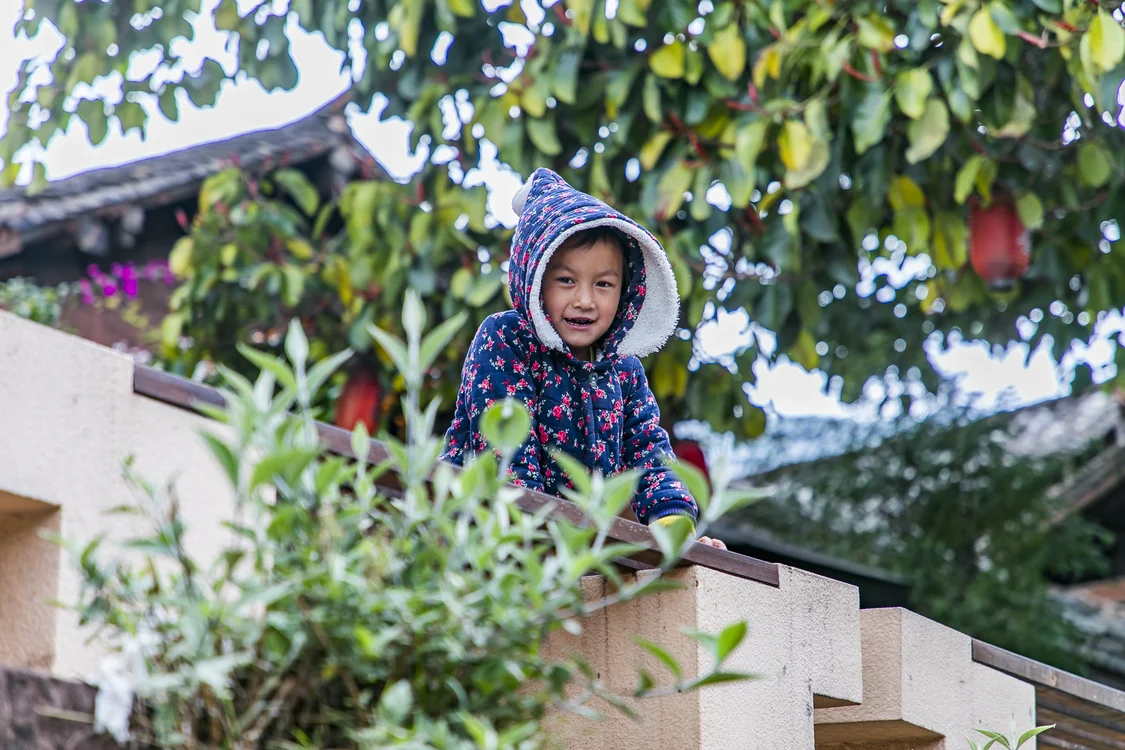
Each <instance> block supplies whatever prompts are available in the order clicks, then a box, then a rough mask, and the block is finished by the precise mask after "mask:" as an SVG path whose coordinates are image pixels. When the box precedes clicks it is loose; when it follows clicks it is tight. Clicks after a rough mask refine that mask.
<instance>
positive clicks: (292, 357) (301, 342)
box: [285, 318, 309, 371]
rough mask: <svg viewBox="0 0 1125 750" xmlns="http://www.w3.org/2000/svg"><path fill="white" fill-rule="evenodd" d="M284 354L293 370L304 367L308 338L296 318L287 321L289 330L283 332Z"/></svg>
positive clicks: (307, 355)
mask: <svg viewBox="0 0 1125 750" xmlns="http://www.w3.org/2000/svg"><path fill="white" fill-rule="evenodd" d="M285 354H286V356H287V357H289V362H290V363H292V365H293V367H294V369H295V370H298V371H300V370H304V369H305V362H307V361H308V358H309V339H308V337H307V336H305V329H304V328H303V327H302V326H301V321H300V320H298V319H297V318H293V319H292V320H290V321H289V330H288V331H287V332H286V334H285Z"/></svg>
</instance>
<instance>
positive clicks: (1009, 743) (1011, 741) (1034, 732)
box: [969, 721, 1055, 750]
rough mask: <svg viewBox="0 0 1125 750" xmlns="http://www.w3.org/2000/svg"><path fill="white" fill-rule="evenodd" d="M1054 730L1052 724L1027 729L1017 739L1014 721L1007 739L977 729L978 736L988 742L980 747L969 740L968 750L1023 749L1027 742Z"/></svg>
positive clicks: (997, 733) (996, 733)
mask: <svg viewBox="0 0 1125 750" xmlns="http://www.w3.org/2000/svg"><path fill="white" fill-rule="evenodd" d="M1054 728H1055V725H1054V724H1050V725H1047V726H1042V727H1035V729H1029V730H1027V731H1026V732H1024V733H1023V734H1021V735H1019V736H1018V737H1017V736H1016V724H1015V722H1014V721H1013V722H1012V724H1011V727H1010V728H1009V730H1008V731H1009V732H1011V734H1009V735H1008V736H1007V737H1005V736H1004V735H1002V734H1000V733H999V732H990V731H988V730H985V729H978V730H976V731H977V732H978V733H979V734H982V735H984V736H985V737H987V738H988V742H986V743H985V744H984V745H983V746H982V745H979V744H978V743H976V742H974V741H973V740H969V750H988V749H989V748H990V747H993V746H999V747H1002V748H1004V750H1019V748H1021V747H1023V746H1024V745H1026V744H1027V743H1028V742H1031V740H1032V739H1034V738H1036V737H1038V736H1039V735H1041V734H1043V733H1044V732H1047V731H1050V730H1052V729H1054Z"/></svg>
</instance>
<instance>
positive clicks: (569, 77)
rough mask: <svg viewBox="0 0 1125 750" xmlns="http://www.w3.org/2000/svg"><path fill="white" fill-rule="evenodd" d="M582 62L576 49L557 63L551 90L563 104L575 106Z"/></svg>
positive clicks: (559, 58) (562, 55) (565, 52)
mask: <svg viewBox="0 0 1125 750" xmlns="http://www.w3.org/2000/svg"><path fill="white" fill-rule="evenodd" d="M419 4H421V3H419ZM581 62H582V53H581V52H580V51H579V50H576V49H564V50H563V51H562V52H560V53H559V56H558V59H557V60H556V61H555V66H554V77H553V78H552V79H551V88H552V90H553V91H554V92H555V98H556V99H558V100H559V101H560V102H562V103H563V104H574V102H575V100H576V99H577V97H578V66H579V65H580V64H581Z"/></svg>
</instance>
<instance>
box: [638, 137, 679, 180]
mask: <svg viewBox="0 0 1125 750" xmlns="http://www.w3.org/2000/svg"><path fill="white" fill-rule="evenodd" d="M670 140H672V134H671V133H670V132H668V131H667V130H658V131H656V132H655V133H653V135H652V137H651V138H649V139H648V140H647V141H645V145H643V146H641V153H640V160H641V168H642V169H644V170H645V171H646V172H648V171H651V170H652V169H653V168H654V167H655V166H656V162H657V161H658V160H659V159H660V155H661V154H663V153H664V149H665V147H667V145H668V141H670Z"/></svg>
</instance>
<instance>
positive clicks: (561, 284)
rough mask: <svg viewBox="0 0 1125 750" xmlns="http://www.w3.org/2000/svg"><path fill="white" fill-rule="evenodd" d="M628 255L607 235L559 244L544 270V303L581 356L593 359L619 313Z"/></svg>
mask: <svg viewBox="0 0 1125 750" xmlns="http://www.w3.org/2000/svg"><path fill="white" fill-rule="evenodd" d="M624 272H625V259H624V255H623V253H622V251H621V248H620V247H619V246H618V245H617V244H615V243H613V242H607V241H606V240H604V239H599V240H597V241H596V242H594V243H593V244H592V245H589V246H587V247H570V248H566V247H563V248H560V249H559V250H558V251H556V252H555V254H554V255H553V256H551V262H550V263H549V264H547V272H546V273H545V274H544V275H543V307H544V309H545V310H546V311H547V316H548V317H549V318H550V320H551V323H552V324H553V325H554V326H555V330H556V331H558V332H559V336H561V337H562V340H563V341H565V342H566V343H567V345H568V346H570V349H571V352H573V354H574V356H575V357H578V358H579V359H589V356H590V347H591V346H592V345H593V344H594V343H596V342H597V340H598V339H600V338H601V337H602V336H604V335H605V332H606V331H608V330H609V326H610V324H611V323H613V318H614V316H615V315H617V303H618V302H619V301H620V299H621V283H622V277H623V276H624Z"/></svg>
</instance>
